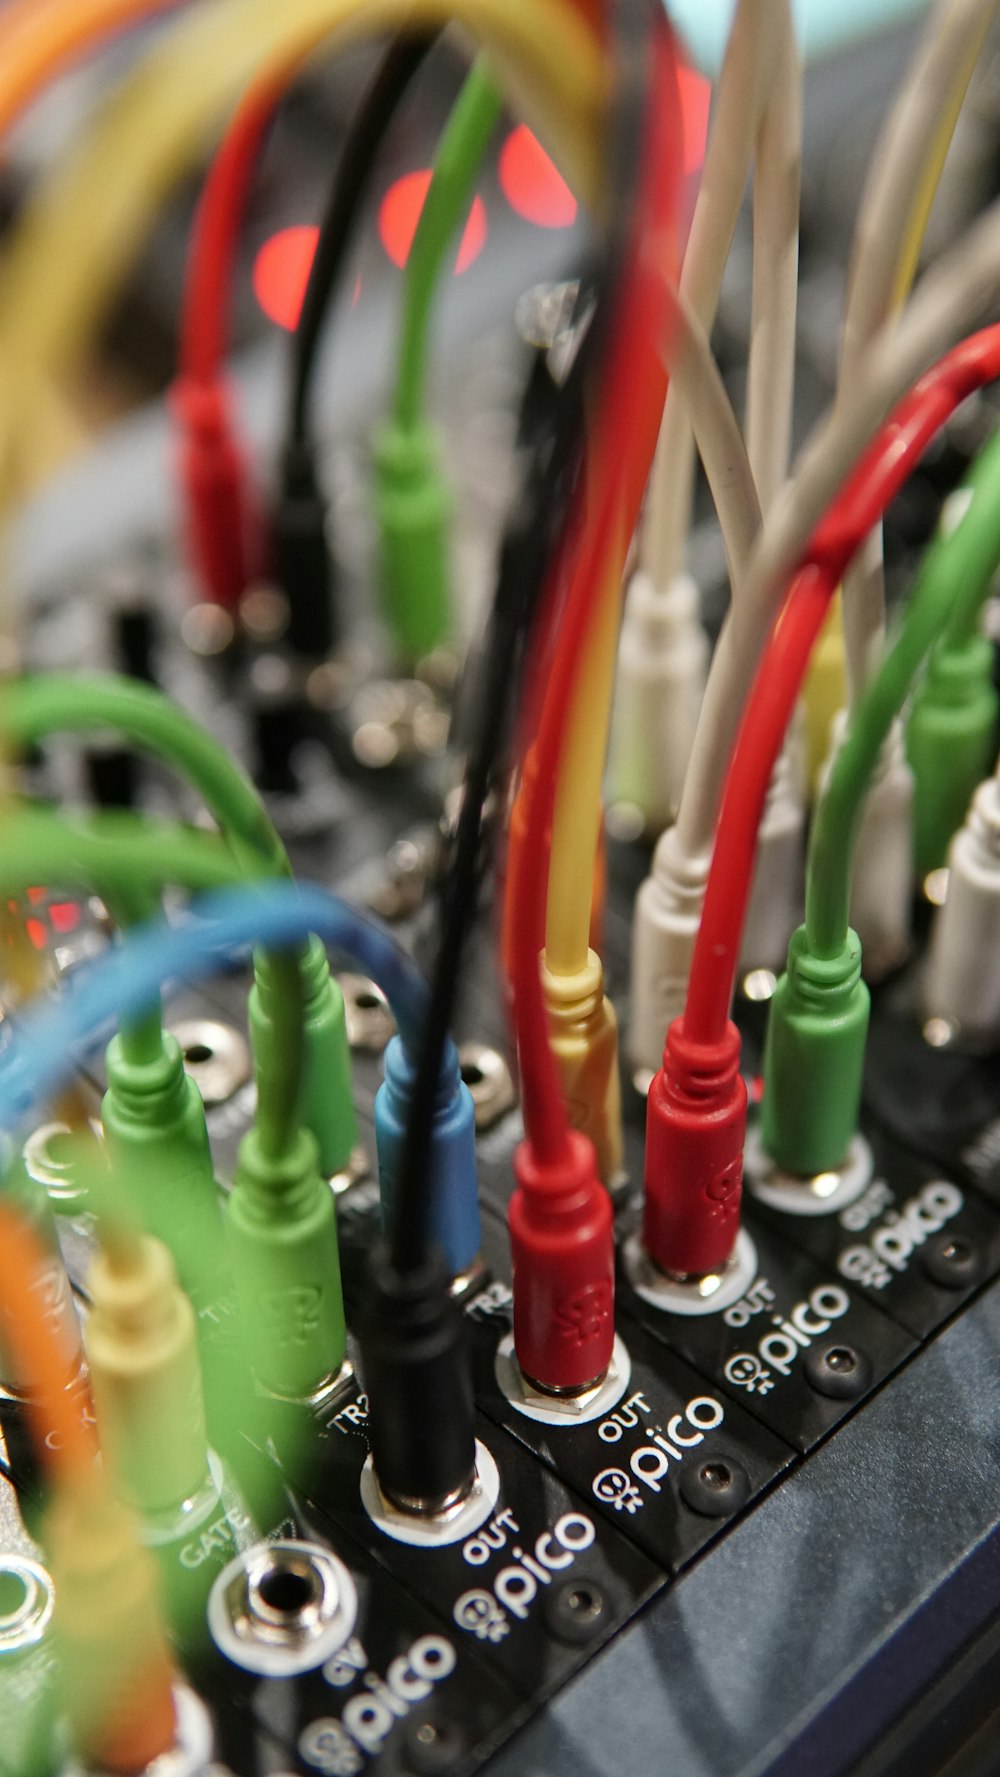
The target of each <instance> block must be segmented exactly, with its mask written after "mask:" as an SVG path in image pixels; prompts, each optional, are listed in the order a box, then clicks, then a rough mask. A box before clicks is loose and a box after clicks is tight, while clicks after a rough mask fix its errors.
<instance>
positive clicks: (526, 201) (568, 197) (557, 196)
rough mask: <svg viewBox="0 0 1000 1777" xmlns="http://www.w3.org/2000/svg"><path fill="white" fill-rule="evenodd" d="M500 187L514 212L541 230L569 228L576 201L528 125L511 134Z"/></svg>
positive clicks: (503, 157)
mask: <svg viewBox="0 0 1000 1777" xmlns="http://www.w3.org/2000/svg"><path fill="white" fill-rule="evenodd" d="M499 172H500V187H501V190H502V191H503V194H504V197H505V198H506V199H507V202H508V203H509V205H510V207H511V209H512V210H516V211H517V214H518V215H519V216H523V217H524V219H525V221H526V222H534V223H535V224H536V226H537V227H538V228H568V227H569V225H570V223H571V222H573V221H575V219H576V198H575V197H574V196H573V193H572V192H571V191H570V188H569V186H568V185H567V184H566V181H565V179H564V178H563V176H562V174H561V173H560V171H559V169H558V167H556V166H555V165H554V164H553V162H552V161H551V160H550V159H549V157H548V155H547V154H546V152H545V150H544V148H543V147H542V144H541V143H540V142H539V140H538V138H537V136H533V135H532V133H531V131H530V130H529V129H528V126H527V124H523V123H519V124H518V126H517V128H516V129H514V130H511V132H510V135H509V136H508V137H507V140H506V142H505V143H504V145H503V147H502V148H501V150H500V168H499Z"/></svg>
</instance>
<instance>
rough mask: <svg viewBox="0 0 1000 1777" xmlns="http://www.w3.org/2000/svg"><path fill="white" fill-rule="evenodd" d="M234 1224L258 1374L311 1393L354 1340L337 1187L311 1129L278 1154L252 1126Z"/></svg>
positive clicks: (265, 1381)
mask: <svg viewBox="0 0 1000 1777" xmlns="http://www.w3.org/2000/svg"><path fill="white" fill-rule="evenodd" d="M226 1232H227V1237H228V1246H229V1257H230V1263H231V1265H232V1269H233V1274H234V1277H235V1280H236V1290H237V1294H238V1296H239V1301H240V1308H241V1311H242V1318H243V1324H244V1329H245V1335H246V1340H247V1345H248V1348H249V1356H250V1362H251V1364H252V1366H253V1370H254V1373H255V1375H256V1377H257V1380H258V1382H260V1383H261V1384H262V1385H263V1387H265V1388H267V1389H269V1390H270V1391H271V1392H272V1394H277V1395H282V1396H286V1397H289V1398H291V1399H296V1400H302V1399H306V1398H308V1397H309V1396H311V1395H313V1394H315V1393H316V1392H317V1391H318V1390H319V1389H320V1388H322V1386H323V1384H324V1383H325V1382H327V1381H328V1380H329V1379H330V1378H331V1377H332V1376H334V1375H336V1373H337V1371H338V1370H339V1369H340V1367H341V1365H342V1363H343V1361H344V1356H345V1353H346V1349H347V1331H346V1326H345V1321H344V1300H343V1295H342V1292H341V1286H340V1255H339V1250H338V1245H337V1220H336V1212H335V1209H334V1201H333V1192H332V1191H331V1190H330V1188H329V1186H328V1185H326V1184H325V1183H324V1182H323V1180H322V1179H321V1178H320V1175H319V1168H318V1164H317V1156H316V1143H315V1141H314V1140H313V1137H312V1136H311V1135H310V1133H309V1131H308V1130H305V1129H303V1130H300V1132H299V1134H298V1135H297V1136H296V1137H295V1139H294V1140H293V1141H292V1143H291V1144H290V1146H289V1147H288V1148H287V1149H286V1150H285V1151H284V1152H283V1153H282V1154H280V1155H276V1156H274V1157H272V1156H270V1155H269V1154H268V1153H267V1151H266V1149H265V1148H264V1146H263V1144H262V1142H261V1140H260V1136H259V1134H258V1133H257V1131H256V1130H251V1131H250V1132H249V1134H248V1135H245V1136H244V1138H243V1140H242V1142H241V1143H240V1151H239V1158H238V1160H237V1163H236V1173H235V1177H234V1179H233V1189H232V1193H231V1195H230V1198H229V1202H228V1204H227V1206H226Z"/></svg>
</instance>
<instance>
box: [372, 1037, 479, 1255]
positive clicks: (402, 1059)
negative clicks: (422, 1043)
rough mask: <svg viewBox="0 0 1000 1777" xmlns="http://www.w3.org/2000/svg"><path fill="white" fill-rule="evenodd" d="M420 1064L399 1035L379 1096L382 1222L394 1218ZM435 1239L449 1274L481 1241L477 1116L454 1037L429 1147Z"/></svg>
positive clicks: (392, 1045) (385, 1224) (388, 1054)
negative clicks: (415, 1063) (407, 1049)
mask: <svg viewBox="0 0 1000 1777" xmlns="http://www.w3.org/2000/svg"><path fill="white" fill-rule="evenodd" d="M415 1078H416V1068H415V1067H414V1065H413V1062H412V1061H411V1059H410V1057H409V1055H408V1054H407V1051H406V1048H405V1046H404V1044H403V1042H402V1040H401V1039H400V1038H399V1037H393V1038H392V1040H391V1041H390V1043H389V1044H388V1046H387V1048H386V1051H385V1079H384V1080H383V1081H382V1084H381V1086H380V1087H379V1089H378V1092H377V1093H376V1095H375V1146H376V1150H377V1153H378V1176H379V1188H380V1190H381V1194H382V1226H383V1228H386V1229H388V1227H389V1225H390V1223H391V1220H392V1206H393V1203H394V1201H395V1193H396V1185H397V1181H398V1178H399V1170H400V1166H401V1164H402V1159H403V1146H404V1141H405V1137H406V1126H407V1123H408V1121H409V1114H410V1101H411V1097H412V1093H413V1084H414V1080H415ZM429 1168H430V1178H429V1185H430V1214H429V1232H430V1238H431V1241H432V1242H433V1243H434V1244H435V1245H437V1246H440V1247H441V1248H442V1250H443V1252H444V1255H445V1260H446V1262H447V1266H448V1273H449V1275H450V1276H451V1277H458V1276H459V1275H460V1274H461V1273H462V1272H463V1271H467V1270H468V1268H469V1266H470V1265H471V1264H472V1262H473V1260H474V1259H475V1258H476V1257H477V1255H478V1253H479V1249H480V1244H481V1229H480V1222H479V1196H478V1191H477V1183H476V1115H475V1106H474V1104H473V1102H472V1093H471V1092H470V1091H469V1088H468V1086H467V1085H466V1084H465V1082H464V1080H463V1079H462V1075H461V1072H460V1071H459V1065H458V1055H457V1053H456V1050H455V1045H454V1043H452V1042H451V1041H450V1040H449V1042H448V1045H447V1048H446V1050H445V1053H444V1055H443V1057H442V1062H441V1076H440V1081H439V1085H438V1094H437V1101H436V1103H435V1106H434V1127H433V1131H432V1134H431V1149H430V1161H429Z"/></svg>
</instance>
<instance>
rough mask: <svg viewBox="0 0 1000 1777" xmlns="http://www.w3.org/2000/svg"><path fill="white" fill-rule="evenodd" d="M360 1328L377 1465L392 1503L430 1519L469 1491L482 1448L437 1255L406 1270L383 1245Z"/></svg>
mask: <svg viewBox="0 0 1000 1777" xmlns="http://www.w3.org/2000/svg"><path fill="white" fill-rule="evenodd" d="M365 1298H366V1300H365V1309H364V1316H363V1321H362V1325H361V1328H360V1342H361V1365H362V1374H363V1379H364V1383H365V1388H366V1389H367V1391H368V1397H369V1415H370V1426H369V1434H370V1439H371V1449H372V1462H373V1466H374V1469H375V1477H376V1479H377V1481H378V1484H379V1487H380V1488H381V1490H382V1492H383V1494H384V1495H385V1496H386V1498H387V1499H388V1500H389V1501H390V1502H391V1503H392V1504H393V1505H395V1506H397V1507H398V1508H399V1509H400V1510H402V1511H404V1512H413V1513H419V1514H420V1515H422V1516H430V1515H432V1514H433V1513H435V1512H440V1511H443V1510H445V1509H446V1508H447V1507H448V1506H449V1505H452V1504H454V1503H456V1502H457V1501H458V1500H461V1499H463V1498H464V1497H465V1495H466V1494H467V1493H468V1492H469V1489H470V1488H471V1486H472V1483H473V1481H474V1479H475V1471H476V1440H475V1419H474V1403H473V1393H472V1369H471V1364H470V1361H469V1354H468V1350H467V1347H466V1331H465V1322H464V1320H463V1318H462V1314H461V1311H460V1309H459V1308H458V1306H457V1304H456V1303H455V1301H454V1299H453V1297H452V1295H451V1292H450V1290H449V1287H448V1273H447V1267H446V1265H445V1262H444V1256H443V1254H442V1253H441V1252H440V1251H438V1250H437V1249H435V1250H434V1251H432V1252H431V1253H430V1254H429V1255H428V1256H427V1257H425V1258H423V1259H422V1260H421V1261H420V1262H419V1263H418V1264H417V1265H416V1266H414V1267H413V1268H407V1269H406V1270H405V1271H404V1270H398V1269H397V1268H396V1266H395V1265H394V1264H393V1262H392V1258H391V1256H390V1253H389V1248H388V1246H387V1245H386V1244H385V1243H384V1242H380V1243H379V1245H378V1246H377V1247H376V1248H375V1250H374V1251H373V1253H372V1256H371V1260H370V1262H369V1268H368V1288H367V1290H366V1292H365Z"/></svg>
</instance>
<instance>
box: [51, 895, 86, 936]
mask: <svg viewBox="0 0 1000 1777" xmlns="http://www.w3.org/2000/svg"><path fill="white" fill-rule="evenodd" d="M49 923H50V924H51V926H52V930H53V931H54V932H58V933H59V935H60V936H64V935H65V933H67V932H75V931H76V928H77V926H78V925H79V923H80V909H79V907H78V906H77V904H76V902H75V901H53V903H52V905H51V907H50V908H49Z"/></svg>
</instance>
